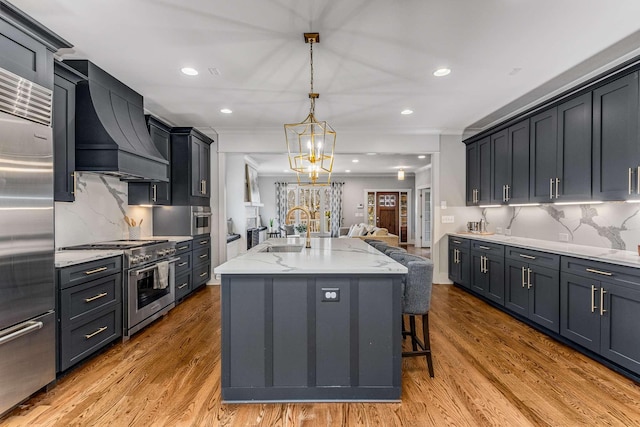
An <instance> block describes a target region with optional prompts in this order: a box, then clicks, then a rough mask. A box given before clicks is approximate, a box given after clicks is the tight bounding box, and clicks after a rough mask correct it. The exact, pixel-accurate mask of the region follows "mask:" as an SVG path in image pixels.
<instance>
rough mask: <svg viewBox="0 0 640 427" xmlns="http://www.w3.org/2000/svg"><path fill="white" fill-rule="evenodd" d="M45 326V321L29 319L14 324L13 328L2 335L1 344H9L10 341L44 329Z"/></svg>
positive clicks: (0, 337)
mask: <svg viewBox="0 0 640 427" xmlns="http://www.w3.org/2000/svg"><path fill="white" fill-rule="evenodd" d="M43 326H44V323H42V322H34V321H29V322H24V323H21V324H20V325H17V326H14V327H13V328H9V330H8V331H7V332H5V333H4V334H3V335H2V336H0V345H3V344H7V343H8V342H10V341H13V340H15V339H18V338H20V337H22V336H25V335H28V334H30V333H31V332H35V331H37V330H39V329H42V327H43Z"/></svg>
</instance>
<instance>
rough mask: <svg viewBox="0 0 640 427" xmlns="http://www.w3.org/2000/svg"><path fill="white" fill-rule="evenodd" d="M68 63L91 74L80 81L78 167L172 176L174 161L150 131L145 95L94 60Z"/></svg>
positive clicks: (132, 177) (131, 177)
mask: <svg viewBox="0 0 640 427" xmlns="http://www.w3.org/2000/svg"><path fill="white" fill-rule="evenodd" d="M63 62H64V63H65V64H67V65H69V66H70V67H72V68H74V69H75V70H77V71H79V72H80V73H82V74H84V75H85V76H87V80H83V81H80V82H79V83H78V85H77V86H76V170H78V171H87V172H95V173H102V174H107V175H112V176H116V177H118V178H120V179H121V180H123V181H163V182H167V181H169V162H168V160H167V159H165V158H164V157H163V156H162V154H160V152H159V151H158V150H157V149H156V147H155V145H154V143H153V141H152V140H151V137H150V136H149V132H148V131H147V126H146V123H145V118H144V110H143V103H142V95H140V94H139V93H137V92H135V91H134V90H132V89H131V88H130V87H128V86H126V85H125V84H123V83H121V82H120V81H118V80H116V79H115V78H114V77H113V76H111V75H109V74H107V73H106V72H105V71H104V70H102V69H101V68H99V67H98V66H96V65H95V64H93V63H92V62H90V61H87V60H75V59H73V60H65V61H63Z"/></svg>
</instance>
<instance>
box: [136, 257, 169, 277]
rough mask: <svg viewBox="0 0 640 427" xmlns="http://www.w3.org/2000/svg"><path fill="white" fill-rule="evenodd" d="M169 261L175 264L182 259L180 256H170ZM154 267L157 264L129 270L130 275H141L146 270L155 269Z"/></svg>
mask: <svg viewBox="0 0 640 427" xmlns="http://www.w3.org/2000/svg"><path fill="white" fill-rule="evenodd" d="M167 261H168V262H169V264H173V263H174V262H176V261H180V258H169V259H168V260H167ZM154 268H156V265H152V266H151V267H145V268H141V269H140V270H135V271H133V270H131V271H130V272H129V275H130V276H139V275H140V274H142V273H144V272H145V271H150V270H153V269H154Z"/></svg>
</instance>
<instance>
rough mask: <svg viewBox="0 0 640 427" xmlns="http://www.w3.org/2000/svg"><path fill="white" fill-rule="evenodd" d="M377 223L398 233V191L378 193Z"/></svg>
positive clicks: (393, 232)
mask: <svg viewBox="0 0 640 427" xmlns="http://www.w3.org/2000/svg"><path fill="white" fill-rule="evenodd" d="M377 198H378V200H377V203H376V217H377V221H376V225H377V226H378V227H380V228H386V229H387V230H389V233H391V234H396V235H397V234H398V202H399V194H398V193H377Z"/></svg>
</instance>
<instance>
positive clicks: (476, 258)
mask: <svg viewBox="0 0 640 427" xmlns="http://www.w3.org/2000/svg"><path fill="white" fill-rule="evenodd" d="M482 257H483V255H482V254H480V253H475V252H472V253H471V289H472V290H473V291H475V292H478V293H479V294H482V295H485V294H486V290H487V280H488V276H487V275H486V274H485V273H483V272H482V265H483V261H482Z"/></svg>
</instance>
